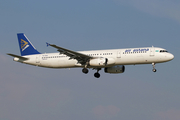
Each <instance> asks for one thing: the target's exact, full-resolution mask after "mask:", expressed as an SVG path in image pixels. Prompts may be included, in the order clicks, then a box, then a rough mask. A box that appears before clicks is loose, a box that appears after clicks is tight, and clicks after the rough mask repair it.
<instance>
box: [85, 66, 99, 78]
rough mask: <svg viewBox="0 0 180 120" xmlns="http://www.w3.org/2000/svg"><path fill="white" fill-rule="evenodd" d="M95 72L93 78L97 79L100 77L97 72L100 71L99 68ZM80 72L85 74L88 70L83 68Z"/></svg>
mask: <svg viewBox="0 0 180 120" xmlns="http://www.w3.org/2000/svg"><path fill="white" fill-rule="evenodd" d="M96 70H97V72H96V73H94V77H96V78H99V77H100V74H99V70H101V68H97V69H96ZM82 72H83V73H84V74H87V73H88V72H89V70H88V69H87V68H83V69H82Z"/></svg>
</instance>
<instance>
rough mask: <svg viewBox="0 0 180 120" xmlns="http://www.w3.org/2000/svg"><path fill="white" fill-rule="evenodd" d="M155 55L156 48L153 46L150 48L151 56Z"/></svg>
mask: <svg viewBox="0 0 180 120" xmlns="http://www.w3.org/2000/svg"><path fill="white" fill-rule="evenodd" d="M154 53H155V49H154V47H153V46H152V48H150V56H154Z"/></svg>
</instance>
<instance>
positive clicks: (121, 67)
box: [104, 65, 125, 74]
mask: <svg viewBox="0 0 180 120" xmlns="http://www.w3.org/2000/svg"><path fill="white" fill-rule="evenodd" d="M124 71H125V66H124V65H117V66H113V67H106V68H104V72H105V73H114V74H115V73H123V72H124Z"/></svg>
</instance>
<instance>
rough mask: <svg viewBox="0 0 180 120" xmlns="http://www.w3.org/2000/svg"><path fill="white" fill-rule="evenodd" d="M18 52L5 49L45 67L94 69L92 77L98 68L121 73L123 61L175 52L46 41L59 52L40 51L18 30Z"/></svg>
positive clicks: (163, 58) (151, 60) (150, 60)
mask: <svg viewBox="0 0 180 120" xmlns="http://www.w3.org/2000/svg"><path fill="white" fill-rule="evenodd" d="M17 37H18V41H19V47H20V52H21V56H19V55H14V54H10V53H8V55H10V56H13V57H14V59H13V60H14V61H16V62H21V63H25V64H29V65H35V66H39V67H46V68H77V67H81V68H82V72H83V73H85V74H87V73H88V72H89V70H88V69H93V70H96V72H95V74H94V77H96V78H99V77H100V74H99V71H100V70H101V69H104V72H105V73H111V74H115V73H123V72H124V71H125V65H136V64H152V66H153V72H156V69H155V64H156V63H163V62H167V61H170V60H172V59H174V55H173V54H171V53H169V52H168V51H167V50H165V49H163V48H159V47H153V46H152V47H143V48H126V49H109V50H92V51H78V52H76V51H72V50H69V49H66V48H63V47H59V46H57V45H54V44H49V43H47V46H51V47H53V48H55V49H57V51H58V53H44V54H41V53H40V52H38V51H37V49H36V48H35V47H34V46H33V44H32V43H31V42H30V41H29V40H28V38H27V37H26V36H25V34H23V33H19V34H17Z"/></svg>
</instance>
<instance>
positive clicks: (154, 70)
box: [152, 63, 157, 72]
mask: <svg viewBox="0 0 180 120" xmlns="http://www.w3.org/2000/svg"><path fill="white" fill-rule="evenodd" d="M152 66H153V70H152V71H153V72H156V71H157V70H156V68H155V63H152Z"/></svg>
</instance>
